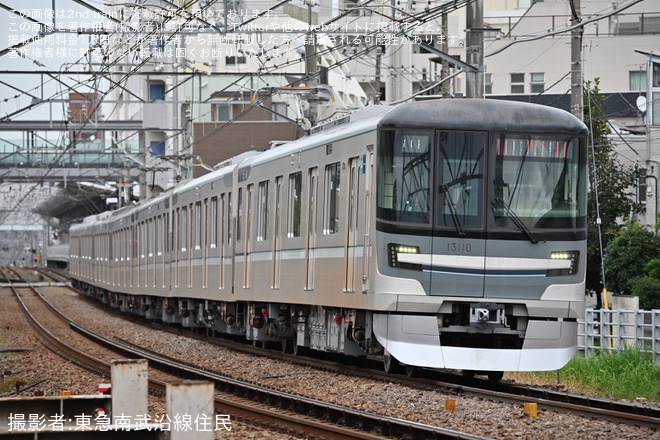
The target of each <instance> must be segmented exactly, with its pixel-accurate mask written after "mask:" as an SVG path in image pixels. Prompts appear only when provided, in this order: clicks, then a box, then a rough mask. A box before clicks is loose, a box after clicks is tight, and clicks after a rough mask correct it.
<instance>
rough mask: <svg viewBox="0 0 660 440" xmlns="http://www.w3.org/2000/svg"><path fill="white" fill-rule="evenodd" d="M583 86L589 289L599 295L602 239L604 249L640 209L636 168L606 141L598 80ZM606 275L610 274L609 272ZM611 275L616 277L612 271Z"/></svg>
mask: <svg viewBox="0 0 660 440" xmlns="http://www.w3.org/2000/svg"><path fill="white" fill-rule="evenodd" d="M584 87H585V95H584V121H585V124H586V125H587V127H588V128H589V131H590V148H589V169H590V175H589V194H588V196H587V197H588V200H587V202H588V209H587V280H586V283H587V290H589V291H595V292H600V291H601V290H602V288H603V287H604V286H603V284H602V276H601V274H602V272H601V240H602V247H603V249H605V248H607V245H608V244H609V243H610V242H611V241H612V240H613V239H614V238H615V237H616V236H617V234H618V232H619V230H620V228H621V224H620V220H621V219H626V218H628V217H629V216H630V213H631V212H640V211H641V207H640V206H639V205H638V204H636V203H635V199H634V197H633V194H634V188H635V182H636V177H637V172H636V170H635V169H634V167H626V166H624V165H623V164H621V163H620V162H619V160H618V157H617V153H616V151H615V150H614V146H613V145H612V143H611V142H610V140H609V139H608V138H607V135H609V134H610V132H611V130H610V127H609V125H608V123H607V118H606V115H605V104H604V100H603V97H602V96H601V95H600V94H599V93H600V89H599V79H598V78H596V79H594V81H593V82H591V81H586V82H585V84H584ZM596 185H597V186H596ZM596 189H597V190H598V191H596ZM596 194H597V195H598V197H597V198H596ZM597 201H598V204H597V203H596V202H597ZM599 217H600V223H601V227H600V235H599V230H598V223H597V219H598V218H599ZM606 261H607V260H606ZM610 266H611V265H610ZM605 272H606V274H607V273H608V271H607V270H606V271H605ZM610 274H612V275H613V276H614V272H613V271H610ZM605 282H606V283H607V284H608V286H606V287H608V288H610V289H611V287H612V286H609V284H610V280H609V277H606V279H605ZM615 285H616V286H617V287H618V286H619V284H615Z"/></svg>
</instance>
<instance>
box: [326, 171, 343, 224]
mask: <svg viewBox="0 0 660 440" xmlns="http://www.w3.org/2000/svg"><path fill="white" fill-rule="evenodd" d="M339 179H340V174H339V162H336V163H333V164H330V165H328V166H327V167H325V204H324V205H323V234H324V235H329V234H336V233H337V232H339Z"/></svg>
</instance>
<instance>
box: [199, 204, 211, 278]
mask: <svg viewBox="0 0 660 440" xmlns="http://www.w3.org/2000/svg"><path fill="white" fill-rule="evenodd" d="M208 216H209V199H204V210H203V212H202V213H201V214H200V221H202V219H203V220H204V223H203V225H204V233H203V236H202V237H201V242H202V243H203V245H204V246H203V247H202V260H203V263H202V288H204V289H206V288H207V287H208V252H209V246H208V239H209V232H208V230H209V226H210V222H209V221H208V220H209V219H208ZM201 228H202V225H200V229H201Z"/></svg>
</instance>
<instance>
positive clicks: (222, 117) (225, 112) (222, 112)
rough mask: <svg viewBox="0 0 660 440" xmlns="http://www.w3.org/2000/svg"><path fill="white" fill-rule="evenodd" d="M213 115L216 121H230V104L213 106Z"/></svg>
mask: <svg viewBox="0 0 660 440" xmlns="http://www.w3.org/2000/svg"><path fill="white" fill-rule="evenodd" d="M213 113H214V115H215V120H216V121H221V122H223V121H230V120H231V104H215V110H214V112H213Z"/></svg>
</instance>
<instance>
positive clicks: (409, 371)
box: [406, 365, 419, 377]
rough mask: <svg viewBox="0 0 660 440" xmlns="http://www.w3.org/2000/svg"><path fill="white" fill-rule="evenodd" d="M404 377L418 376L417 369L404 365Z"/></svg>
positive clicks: (413, 366)
mask: <svg viewBox="0 0 660 440" xmlns="http://www.w3.org/2000/svg"><path fill="white" fill-rule="evenodd" d="M406 376H408V377H417V376H419V367H418V366H415V365H406Z"/></svg>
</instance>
